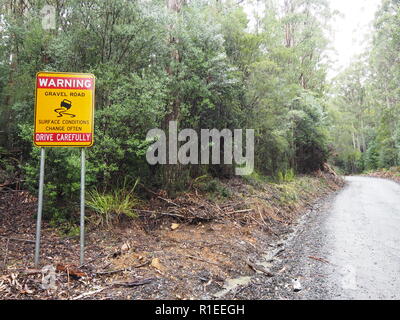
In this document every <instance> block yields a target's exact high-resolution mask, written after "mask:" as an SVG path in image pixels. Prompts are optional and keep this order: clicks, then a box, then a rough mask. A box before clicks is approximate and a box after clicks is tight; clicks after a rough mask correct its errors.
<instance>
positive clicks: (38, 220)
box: [35, 148, 45, 268]
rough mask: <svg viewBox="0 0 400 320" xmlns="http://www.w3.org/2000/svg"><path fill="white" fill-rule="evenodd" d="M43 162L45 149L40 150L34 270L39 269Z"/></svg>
mask: <svg viewBox="0 0 400 320" xmlns="http://www.w3.org/2000/svg"><path fill="white" fill-rule="evenodd" d="M44 160H45V149H44V148H40V174H39V198H38V211H37V221H36V243H35V268H38V267H39V253H40V231H41V228H42V210H43V186H44Z"/></svg>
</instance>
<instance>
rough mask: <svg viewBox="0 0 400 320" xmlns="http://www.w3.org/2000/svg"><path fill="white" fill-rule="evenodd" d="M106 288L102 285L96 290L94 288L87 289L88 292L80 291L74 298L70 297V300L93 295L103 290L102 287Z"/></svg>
mask: <svg viewBox="0 0 400 320" xmlns="http://www.w3.org/2000/svg"><path fill="white" fill-rule="evenodd" d="M107 288H108V287H104V288H100V289H97V290H94V291H89V292H85V293H82V294H80V295H79V296H77V297H75V298H72V300H79V299H82V298H84V297H87V296H91V295H94V294H96V293H99V292H101V291H103V290H104V289H107Z"/></svg>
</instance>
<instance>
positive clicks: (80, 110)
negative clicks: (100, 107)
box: [33, 72, 95, 147]
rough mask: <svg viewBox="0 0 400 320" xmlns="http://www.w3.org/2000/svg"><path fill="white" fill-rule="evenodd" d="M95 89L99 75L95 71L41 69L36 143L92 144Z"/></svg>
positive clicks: (66, 145) (36, 116)
mask: <svg viewBox="0 0 400 320" xmlns="http://www.w3.org/2000/svg"><path fill="white" fill-rule="evenodd" d="M94 89H95V77H94V75H92V74H88V73H56V72H39V73H37V75H36V102H35V132H34V137H33V141H34V143H35V145H36V146H39V147H90V146H92V145H93V126H94V121H93V117H94Z"/></svg>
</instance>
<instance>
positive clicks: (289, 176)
mask: <svg viewBox="0 0 400 320" xmlns="http://www.w3.org/2000/svg"><path fill="white" fill-rule="evenodd" d="M295 177H296V175H295V173H294V170H293V169H289V170H287V171H286V172H282V171H278V174H277V180H278V182H279V183H286V182H292V181H293V180H294V178H295Z"/></svg>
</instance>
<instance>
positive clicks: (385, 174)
mask: <svg viewBox="0 0 400 320" xmlns="http://www.w3.org/2000/svg"><path fill="white" fill-rule="evenodd" d="M363 176H366V177H374V178H383V179H389V180H393V181H395V182H398V183H400V167H393V168H390V169H381V170H378V171H373V172H368V173H365V174H363Z"/></svg>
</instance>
